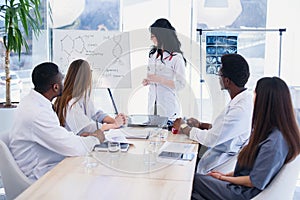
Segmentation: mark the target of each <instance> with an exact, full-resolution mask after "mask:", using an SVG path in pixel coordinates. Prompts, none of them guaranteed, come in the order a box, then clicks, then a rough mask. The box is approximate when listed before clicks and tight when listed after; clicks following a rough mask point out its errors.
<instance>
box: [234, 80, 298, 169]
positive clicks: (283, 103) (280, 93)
mask: <svg viewBox="0 0 300 200" xmlns="http://www.w3.org/2000/svg"><path fill="white" fill-rule="evenodd" d="M255 93H256V98H255V103H254V110H253V118H252V133H251V136H250V140H249V144H248V145H247V146H245V147H244V148H243V149H242V151H241V152H240V154H239V156H238V163H239V165H241V166H245V167H249V168H251V167H252V166H253V164H254V161H255V157H256V155H257V151H258V144H259V143H260V142H262V141H263V140H265V139H266V138H267V137H268V136H269V134H270V133H271V131H272V129H274V128H277V129H278V130H279V131H280V132H281V133H282V135H283V137H284V139H285V141H286V142H287V144H288V147H289V152H288V155H287V158H286V160H285V163H288V162H289V161H291V160H293V159H294V158H295V157H296V156H297V155H298V154H299V153H300V145H299V144H300V133H299V128H298V125H297V122H296V118H295V114H294V110H293V105H292V100H291V95H290V92H289V88H288V86H287V85H286V83H285V82H284V81H283V80H281V79H280V78H277V77H272V78H270V77H265V78H262V79H260V80H259V81H258V82H257V85H256V88H255Z"/></svg>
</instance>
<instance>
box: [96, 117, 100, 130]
mask: <svg viewBox="0 0 300 200" xmlns="http://www.w3.org/2000/svg"><path fill="white" fill-rule="evenodd" d="M96 127H97V130H98V129H99V126H98V120H97V119H96Z"/></svg>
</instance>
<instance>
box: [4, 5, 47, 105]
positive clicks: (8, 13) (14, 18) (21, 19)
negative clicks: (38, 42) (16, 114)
mask: <svg viewBox="0 0 300 200" xmlns="http://www.w3.org/2000/svg"><path fill="white" fill-rule="evenodd" d="M39 6H40V0H5V1H4V4H3V5H1V6H0V17H2V18H3V19H4V24H5V26H4V30H3V31H2V32H3V34H4V36H3V43H4V47H5V59H4V66H5V76H6V84H5V87H6V91H5V92H6V95H5V99H6V101H5V103H4V105H3V107H8V108H11V107H15V106H14V105H12V103H11V95H10V79H11V78H10V77H11V76H10V53H11V52H15V53H17V54H18V55H19V59H20V58H21V51H22V47H25V49H26V51H28V50H29V48H28V44H27V41H26V38H25V37H27V36H29V34H30V31H33V33H34V35H35V36H37V35H38V34H39V31H40V27H41V24H42V20H41V16H40V13H39Z"/></svg>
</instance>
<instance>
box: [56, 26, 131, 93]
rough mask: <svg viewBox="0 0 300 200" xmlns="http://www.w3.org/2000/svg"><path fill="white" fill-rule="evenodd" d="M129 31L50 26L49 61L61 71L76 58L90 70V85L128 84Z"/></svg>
mask: <svg viewBox="0 0 300 200" xmlns="http://www.w3.org/2000/svg"><path fill="white" fill-rule="evenodd" d="M129 50H130V47H129V33H124V32H122V33H121V32H118V31H89V30H54V31H53V61H54V62H55V63H56V64H58V66H59V67H60V69H61V70H62V73H63V74H66V73H67V70H68V66H69V65H70V64H71V62H72V61H74V60H76V59H80V58H81V59H85V60H87V61H88V62H89V64H90V65H91V68H92V70H93V88H131V73H130V70H131V68H130V51H129Z"/></svg>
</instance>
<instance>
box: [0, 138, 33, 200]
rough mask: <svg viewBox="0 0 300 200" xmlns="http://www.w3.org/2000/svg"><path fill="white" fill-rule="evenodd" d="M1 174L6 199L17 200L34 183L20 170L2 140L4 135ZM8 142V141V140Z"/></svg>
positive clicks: (0, 161) (0, 155)
mask: <svg viewBox="0 0 300 200" xmlns="http://www.w3.org/2000/svg"><path fill="white" fill-rule="evenodd" d="M0 135H1V138H0V172H1V178H2V182H3V185H4V189H5V195H6V199H7V200H10V199H15V198H16V197H17V196H18V195H19V194H21V192H23V191H24V190H25V189H26V188H27V187H29V186H30V185H31V184H32V183H33V181H31V180H30V179H28V178H27V177H26V176H25V175H24V174H23V172H22V171H21V170H20V168H19V166H18V165H17V163H16V161H15V159H14V158H13V156H12V154H11V152H10V151H9V149H8V147H7V143H5V142H4V141H5V139H4V141H3V140H2V138H3V137H2V136H3V133H0ZM6 141H7V140H6Z"/></svg>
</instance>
